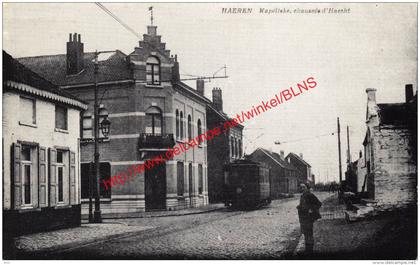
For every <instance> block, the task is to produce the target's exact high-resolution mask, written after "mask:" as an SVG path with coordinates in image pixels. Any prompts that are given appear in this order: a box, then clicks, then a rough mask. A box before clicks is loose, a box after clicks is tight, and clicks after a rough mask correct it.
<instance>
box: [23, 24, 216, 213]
mask: <svg viewBox="0 0 420 265" xmlns="http://www.w3.org/2000/svg"><path fill="white" fill-rule="evenodd" d="M83 46H84V45H83V43H82V42H81V37H80V35H78V34H74V35H72V34H70V36H69V41H68V42H67V53H66V54H60V55H49V56H37V57H27V58H20V59H19V61H20V62H21V63H23V64H24V65H26V66H27V67H29V68H31V69H32V70H33V71H35V72H37V73H38V74H39V75H41V76H44V77H45V78H46V79H48V80H50V81H52V82H54V83H57V84H59V86H60V87H61V88H63V89H65V90H66V91H68V92H69V93H71V94H73V95H74V96H77V97H78V98H81V99H83V100H84V101H86V102H88V104H89V109H88V111H86V112H85V113H84V114H83V117H82V122H81V123H82V124H83V126H82V127H83V128H82V130H81V132H80V134H81V138H82V140H81V163H82V164H81V178H82V179H81V181H82V202H84V204H83V209H82V210H83V213H84V214H87V209H88V208H87V201H88V196H89V189H88V184H89V175H90V174H91V168H92V166H91V162H92V161H93V154H94V153H93V151H94V150H93V143H92V141H91V140H92V137H93V133H92V129H93V127H92V120H93V115H92V113H93V102H94V81H95V74H94V61H95V53H93V52H84V47H83ZM97 82H98V83H97V84H98V89H99V98H100V104H102V105H103V106H104V107H105V108H107V109H108V111H109V120H110V122H111V128H110V135H109V137H108V139H107V140H104V141H102V143H100V145H99V152H100V154H101V156H100V160H101V161H100V176H101V178H102V179H105V180H108V179H109V178H110V177H111V176H114V175H116V174H118V173H119V172H123V171H126V170H127V168H129V167H131V166H132V165H140V164H144V162H145V161H147V160H149V159H150V158H152V157H156V156H157V155H159V154H163V155H164V154H165V152H166V151H167V149H168V148H171V147H173V146H174V145H175V144H177V143H186V142H187V141H188V140H189V139H192V138H194V137H196V136H197V135H198V134H201V133H202V132H205V131H206V129H207V117H206V106H207V105H208V104H209V103H210V101H209V100H208V99H207V98H205V97H204V96H203V95H201V94H200V93H198V92H197V91H196V90H195V89H192V88H191V87H189V86H188V85H186V84H185V83H183V82H181V81H180V76H179V63H178V61H177V57H176V56H173V55H171V53H170V51H169V50H168V49H166V44H165V43H163V42H162V41H161V36H159V35H157V27H156V26H148V27H147V34H144V35H143V39H142V40H141V41H139V45H138V47H135V48H134V51H133V52H131V53H130V54H128V55H126V54H124V53H123V52H121V51H119V50H116V51H114V52H107V53H105V52H104V53H102V54H100V55H99V57H98V73H97ZM207 168H208V161H207V145H206V144H205V143H202V144H201V145H199V146H197V147H194V148H189V150H188V151H187V152H185V153H182V154H181V155H177V156H174V157H173V158H172V159H170V160H167V161H163V163H160V164H159V165H158V166H155V167H153V168H152V169H150V170H146V171H145V172H142V173H141V174H138V175H137V176H136V177H135V178H134V179H133V180H132V181H131V182H128V183H125V184H124V185H116V186H113V187H112V188H109V189H106V188H105V187H104V186H103V185H101V210H102V213H103V216H105V217H118V216H138V214H139V212H144V211H149V210H157V209H159V210H177V209H183V208H189V207H197V206H201V205H206V204H208V182H207Z"/></svg>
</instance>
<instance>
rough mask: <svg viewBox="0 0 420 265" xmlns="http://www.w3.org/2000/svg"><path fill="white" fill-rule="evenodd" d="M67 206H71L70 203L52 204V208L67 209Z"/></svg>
mask: <svg viewBox="0 0 420 265" xmlns="http://www.w3.org/2000/svg"><path fill="white" fill-rule="evenodd" d="M67 208H71V205H68V204H59V205H56V206H54V209H67Z"/></svg>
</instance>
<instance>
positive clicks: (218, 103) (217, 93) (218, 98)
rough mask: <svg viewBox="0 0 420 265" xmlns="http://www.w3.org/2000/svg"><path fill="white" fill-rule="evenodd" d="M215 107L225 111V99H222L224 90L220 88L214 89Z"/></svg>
mask: <svg viewBox="0 0 420 265" xmlns="http://www.w3.org/2000/svg"><path fill="white" fill-rule="evenodd" d="M212 94H213V105H214V107H215V108H216V109H217V110H219V111H223V99H222V90H221V89H220V88H217V87H215V88H213V91H212Z"/></svg>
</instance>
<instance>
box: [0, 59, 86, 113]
mask: <svg viewBox="0 0 420 265" xmlns="http://www.w3.org/2000/svg"><path fill="white" fill-rule="evenodd" d="M3 83H4V84H5V85H6V87H8V88H13V89H19V90H23V91H25V92H28V93H33V92H34V90H35V89H37V91H47V92H50V93H47V94H48V97H49V98H51V95H53V94H55V95H58V96H61V97H60V99H61V100H59V101H64V102H65V103H69V104H73V105H76V106H79V107H82V108H84V107H85V106H84V105H85V102H83V101H81V100H79V99H78V98H77V97H75V96H73V95H71V94H70V93H67V92H66V91H64V90H62V89H60V88H58V86H57V85H55V84H53V83H51V82H50V81H48V80H46V79H44V78H43V77H41V76H40V75H38V74H37V73H35V72H33V71H31V70H30V69H28V68H27V67H25V66H24V65H23V64H21V63H20V62H18V61H17V60H16V59H14V58H13V57H12V56H11V55H10V54H8V53H7V52H5V51H3ZM51 93H52V94H51ZM47 94H45V93H44V94H43V95H41V96H47ZM62 97H65V98H69V99H72V101H69V100H65V99H64V100H63V98H62ZM56 99H58V98H56ZM76 101H77V102H76Z"/></svg>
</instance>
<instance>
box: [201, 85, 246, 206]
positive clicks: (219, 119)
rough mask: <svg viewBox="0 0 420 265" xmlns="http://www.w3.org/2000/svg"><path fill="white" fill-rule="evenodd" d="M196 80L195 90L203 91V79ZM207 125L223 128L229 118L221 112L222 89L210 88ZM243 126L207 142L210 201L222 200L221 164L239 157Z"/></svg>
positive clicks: (241, 146) (241, 151) (222, 176)
mask: <svg viewBox="0 0 420 265" xmlns="http://www.w3.org/2000/svg"><path fill="white" fill-rule="evenodd" d="M199 81H200V82H197V90H198V91H203V92H202V95H204V80H199ZM206 109H207V126H208V129H213V128H215V127H220V128H223V125H224V124H225V122H226V121H230V120H231V118H230V117H229V116H228V115H227V114H226V113H224V112H223V99H222V90H221V89H220V88H214V89H213V90H212V102H211V103H210V104H207V108H206ZM243 128H244V127H243V126H242V125H240V124H238V126H235V127H232V128H230V129H229V130H227V131H226V132H225V133H222V134H221V135H219V136H217V137H215V138H214V139H212V140H211V141H209V142H207V150H208V182H209V201H210V202H211V203H214V202H220V201H221V200H222V192H223V186H224V171H223V165H224V164H227V163H229V162H232V161H234V160H236V159H239V158H241V157H242V155H243V140H242V131H243Z"/></svg>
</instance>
